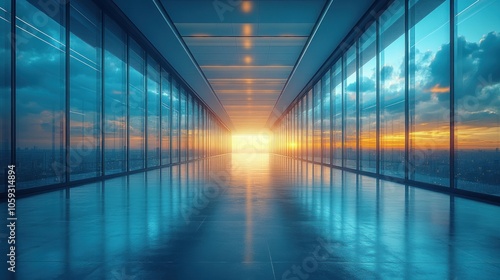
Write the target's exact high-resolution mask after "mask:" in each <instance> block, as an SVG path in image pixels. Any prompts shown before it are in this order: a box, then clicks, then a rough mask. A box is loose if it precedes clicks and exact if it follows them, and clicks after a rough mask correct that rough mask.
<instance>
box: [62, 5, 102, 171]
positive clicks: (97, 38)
mask: <svg viewBox="0 0 500 280" xmlns="http://www.w3.org/2000/svg"><path fill="white" fill-rule="evenodd" d="M69 24H70V26H71V33H70V40H69V44H70V61H69V64H70V65H69V72H70V88H69V91H70V92H69V96H70V97H69V122H70V124H69V125H70V136H69V139H70V154H69V161H68V166H69V167H70V179H71V180H78V179H83V178H92V177H96V176H100V175H101V144H102V141H101V106H102V90H101V87H102V80H101V72H102V62H101V60H102V42H101V41H102V38H101V27H102V23H101V11H100V10H99V9H98V8H97V7H96V6H95V4H93V3H92V2H88V1H73V2H71V5H70V23H69Z"/></svg>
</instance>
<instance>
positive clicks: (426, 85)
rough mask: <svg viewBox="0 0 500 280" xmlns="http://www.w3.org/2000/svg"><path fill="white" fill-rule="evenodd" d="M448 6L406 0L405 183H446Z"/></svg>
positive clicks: (436, 2) (431, 2)
mask: <svg viewBox="0 0 500 280" xmlns="http://www.w3.org/2000/svg"><path fill="white" fill-rule="evenodd" d="M449 19H450V2H449V1H442V0H441V1H429V0H411V1H410V10H409V26H410V31H409V46H410V49H409V54H408V55H409V61H410V63H409V69H408V75H409V76H408V78H409V100H408V101H409V130H410V139H409V140H410V141H409V143H410V146H409V162H408V179H410V180H416V181H420V182H425V183H431V184H436V185H442V186H449V183H450V178H449V174H450V118H449V116H450V22H449Z"/></svg>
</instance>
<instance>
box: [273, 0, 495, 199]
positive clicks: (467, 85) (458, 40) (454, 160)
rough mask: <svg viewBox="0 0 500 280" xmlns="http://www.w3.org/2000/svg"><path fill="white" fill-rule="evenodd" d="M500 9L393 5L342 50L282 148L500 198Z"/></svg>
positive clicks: (446, 0) (452, 0) (445, 1)
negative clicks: (286, 146) (287, 147)
mask: <svg viewBox="0 0 500 280" xmlns="http://www.w3.org/2000/svg"><path fill="white" fill-rule="evenodd" d="M499 10H500V0H484V1H475V0H437V1H430V0H406V1H393V2H392V3H389V5H388V6H386V7H385V8H383V9H382V10H380V11H376V13H372V15H375V14H376V15H378V16H376V17H373V16H370V18H367V19H362V20H361V21H360V24H359V25H360V26H358V27H356V28H355V29H353V32H352V34H351V35H350V36H349V37H348V38H349V39H348V40H347V41H346V42H344V43H343V45H342V46H347V47H343V48H339V49H338V50H334V53H333V55H332V58H333V59H332V64H331V68H330V69H329V70H327V71H325V72H324V73H322V76H321V78H320V79H318V80H314V81H311V83H310V84H311V85H313V86H311V87H310V88H306V89H304V91H303V92H302V93H301V94H300V96H299V98H298V100H297V101H296V102H294V103H292V104H291V105H290V106H291V107H290V108H288V110H287V111H286V112H287V113H286V115H284V116H282V117H281V118H279V120H278V121H277V122H276V123H275V124H274V133H275V134H277V135H276V136H275V137H273V139H274V141H278V140H280V141H282V142H283V141H285V142H287V141H292V142H296V144H297V145H296V146H295V145H292V146H290V145H288V146H290V147H295V148H294V150H295V151H296V152H297V157H299V158H301V159H307V160H314V161H315V162H318V163H320V162H322V163H326V164H331V165H332V166H335V167H338V168H345V169H348V170H355V171H363V172H366V173H368V174H370V173H371V174H373V175H374V176H377V177H382V178H391V179H399V180H402V181H404V182H407V183H409V184H412V183H415V182H418V183H419V184H423V185H427V186H432V187H436V188H441V189H446V188H451V189H453V190H452V191H453V192H461V193H464V192H463V191H467V194H472V193H471V192H476V193H481V194H488V195H496V196H498V195H500V150H499V149H500V71H499V70H498V69H500V17H498V11H499ZM360 30H362V32H360ZM332 51H333V50H332ZM318 85H321V89H318ZM319 93H320V94H321V96H320V99H321V101H318V100H317V98H318V95H317V94H319ZM311 103H312V104H311ZM318 103H321V106H319V107H318ZM318 108H319V109H318ZM318 111H321V112H318ZM295 118H296V119H297V122H296V124H294V123H293V120H294V119H295ZM311 118H312V120H311ZM319 119H321V124H318V122H317V121H318V120H319ZM290 122H291V123H292V124H291V125H289V123H290ZM318 128H320V130H321V131H320V132H318ZM290 130H292V131H290ZM279 134H283V135H292V139H291V140H290V139H287V138H283V137H280V135H279ZM293 135H297V136H298V138H297V139H296V140H295V139H294V138H293ZM318 137H321V139H322V140H321V144H320V145H318ZM280 145H282V143H275V152H277V153H281V154H284V153H283V150H282V149H278V147H279V146H280ZM291 154H292V156H293V154H294V151H293V150H292V153H291ZM320 154H321V159H319V158H318V155H320ZM330 159H331V160H330Z"/></svg>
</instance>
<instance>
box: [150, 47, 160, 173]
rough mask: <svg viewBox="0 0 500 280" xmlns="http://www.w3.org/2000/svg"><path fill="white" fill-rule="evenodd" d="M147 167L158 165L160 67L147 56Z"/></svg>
mask: <svg viewBox="0 0 500 280" xmlns="http://www.w3.org/2000/svg"><path fill="white" fill-rule="evenodd" d="M147 75H148V85H147V86H148V87H147V88H148V96H147V100H148V151H147V153H148V158H147V164H148V167H153V166H158V165H159V164H160V65H159V64H158V63H157V62H156V61H154V59H152V58H151V57H150V56H148V72H147Z"/></svg>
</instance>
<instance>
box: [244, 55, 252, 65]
mask: <svg viewBox="0 0 500 280" xmlns="http://www.w3.org/2000/svg"><path fill="white" fill-rule="evenodd" d="M245 63H246V64H250V63H252V57H251V56H245Z"/></svg>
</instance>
